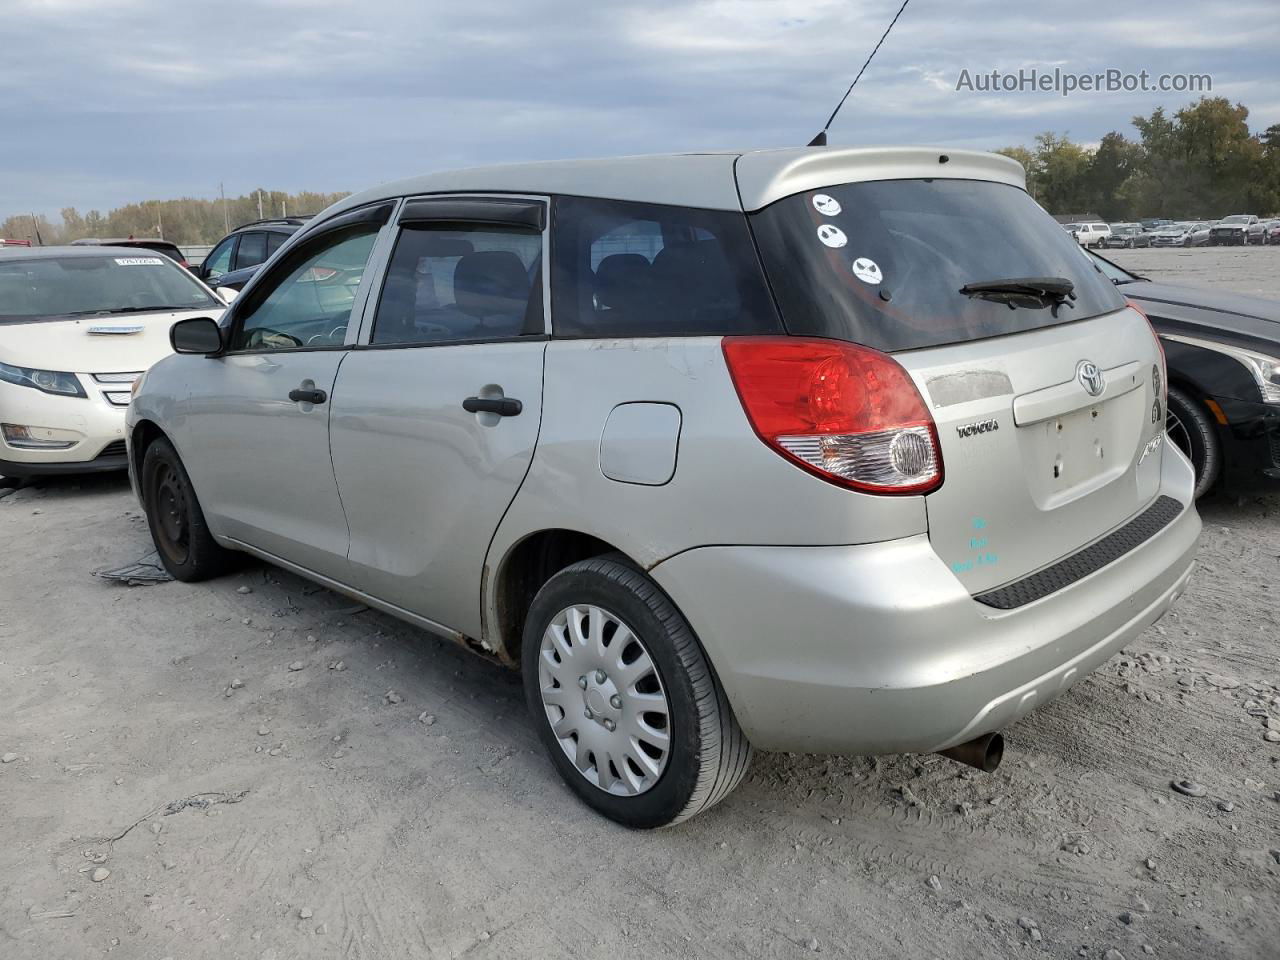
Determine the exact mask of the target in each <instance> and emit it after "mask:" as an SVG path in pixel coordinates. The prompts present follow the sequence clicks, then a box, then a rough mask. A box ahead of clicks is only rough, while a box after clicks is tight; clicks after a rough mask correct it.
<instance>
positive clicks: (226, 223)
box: [218, 181, 231, 233]
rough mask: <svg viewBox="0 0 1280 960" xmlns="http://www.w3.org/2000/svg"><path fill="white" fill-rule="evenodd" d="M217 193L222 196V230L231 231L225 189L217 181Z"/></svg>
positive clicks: (224, 231)
mask: <svg viewBox="0 0 1280 960" xmlns="http://www.w3.org/2000/svg"><path fill="white" fill-rule="evenodd" d="M218 193H219V194H220V195H221V196H222V232H223V233H230V232H231V215H230V214H229V213H227V191H226V190H224V189H222V183H221V181H219V183H218Z"/></svg>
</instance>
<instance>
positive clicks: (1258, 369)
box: [1090, 254, 1280, 496]
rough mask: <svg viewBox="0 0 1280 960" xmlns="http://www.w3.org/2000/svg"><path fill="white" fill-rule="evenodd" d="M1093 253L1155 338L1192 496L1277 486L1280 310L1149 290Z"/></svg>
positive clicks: (1201, 294) (1243, 300)
mask: <svg viewBox="0 0 1280 960" xmlns="http://www.w3.org/2000/svg"><path fill="white" fill-rule="evenodd" d="M1090 256H1092V257H1093V258H1094V260H1095V262H1096V263H1097V264H1098V268H1099V269H1100V270H1101V271H1102V272H1103V273H1104V274H1106V275H1107V276H1108V277H1110V278H1111V280H1112V281H1113V282H1114V283H1115V284H1116V285H1117V286H1118V287H1119V288H1120V291H1121V292H1122V293H1123V294H1124V295H1125V296H1126V297H1128V298H1129V299H1130V300H1131V301H1132V302H1134V303H1135V304H1137V305H1138V306H1139V307H1141V308H1142V310H1143V311H1145V312H1146V314H1147V316H1148V317H1149V318H1150V320H1151V323H1152V325H1153V326H1154V327H1155V329H1156V331H1157V333H1159V335H1160V341H1161V343H1162V344H1163V345H1164V351H1165V359H1166V363H1167V365H1168V369H1169V416H1168V432H1169V439H1170V440H1172V441H1173V442H1174V443H1175V444H1177V446H1178V448H1179V449H1181V450H1182V452H1183V453H1185V454H1186V455H1187V456H1188V457H1189V458H1190V459H1191V462H1192V464H1193V465H1194V466H1195V470H1196V496H1202V495H1203V494H1205V493H1207V492H1208V491H1209V490H1211V489H1213V488H1214V487H1215V485H1221V486H1223V487H1226V488H1249V487H1255V486H1258V485H1259V483H1260V482H1261V483H1263V484H1267V485H1271V484H1272V483H1273V482H1275V481H1280V303H1277V302H1276V301H1274V300H1263V299H1261V298H1258V297H1245V296H1240V295H1238V294H1234V293H1222V292H1219V291H1217V290H1204V289H1200V288H1198V287H1184V286H1176V285H1174V284H1167V283H1152V282H1151V281H1150V280H1148V279H1147V278H1146V277H1143V276H1140V275H1139V274H1136V273H1133V272H1131V271H1129V270H1125V269H1124V268H1123V267H1120V266H1117V265H1116V264H1114V263H1112V262H1111V261H1110V260H1107V259H1105V258H1104V257H1100V256H1098V255H1097V254H1090Z"/></svg>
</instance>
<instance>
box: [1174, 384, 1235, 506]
mask: <svg viewBox="0 0 1280 960" xmlns="http://www.w3.org/2000/svg"><path fill="white" fill-rule="evenodd" d="M1165 431H1166V432H1167V433H1168V434H1169V440H1170V441H1171V442H1172V443H1173V444H1174V445H1175V446H1176V447H1177V448H1178V449H1179V450H1181V451H1182V452H1183V453H1185V454H1186V455H1187V459H1188V460H1190V461H1191V466H1192V467H1194V468H1195V471H1196V486H1195V497H1196V499H1197V500H1199V499H1200V498H1201V497H1203V496H1204V495H1205V494H1206V493H1208V492H1209V491H1210V490H1211V489H1212V488H1213V485H1214V484H1215V483H1217V482H1218V474H1219V473H1221V472H1222V450H1221V447H1220V445H1219V443H1218V434H1217V431H1216V429H1215V428H1214V424H1213V419H1212V418H1211V417H1210V415H1209V411H1208V410H1206V409H1205V408H1204V406H1202V405H1201V404H1200V403H1199V402H1197V401H1196V400H1195V399H1194V398H1192V397H1191V396H1190V395H1189V394H1187V393H1184V392H1183V391H1182V390H1179V389H1178V388H1177V387H1170V388H1169V403H1168V407H1167V410H1166V417H1165Z"/></svg>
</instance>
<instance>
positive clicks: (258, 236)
mask: <svg viewBox="0 0 1280 960" xmlns="http://www.w3.org/2000/svg"><path fill="white" fill-rule="evenodd" d="M265 259H267V235H266V234H265V233H261V232H258V231H254V232H253V233H242V234H240V249H239V250H237V251H236V269H237V270H243V269H244V268H245V267H256V266H257V265H258V264H260V263H262V261H263V260H265Z"/></svg>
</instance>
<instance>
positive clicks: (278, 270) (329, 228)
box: [218, 200, 399, 357]
mask: <svg viewBox="0 0 1280 960" xmlns="http://www.w3.org/2000/svg"><path fill="white" fill-rule="evenodd" d="M398 206H399V204H398V203H397V201H395V200H378V201H375V202H374V203H370V204H366V205H365V206H361V207H357V208H356V209H354V210H348V211H347V212H345V213H341V214H339V215H337V216H336V217H331V218H330V219H328V220H325V221H323V222H321V223H318V224H315V225H314V227H312V228H310V229H307V228H304V229H305V230H306V235H305V236H303V237H301V238H299V240H298V242H297V243H294V244H291V245H290V248H289V249H288V250H285V251H283V256H281V257H279V258H276V259H274V260H273V261H269V262H268V264H269V268H268V264H264V269H262V270H259V271H258V273H256V274H255V275H254V276H253V278H252V279H251V280H250V281H249V284H248V285H247V286H246V287H245V292H244V293H242V294H241V295H240V296H239V297H237V298H236V300H235V302H234V303H233V304H232V305H231V308H230V310H229V311H228V312H229V313H230V314H231V315H232V316H231V319H230V323H229V324H228V325H227V327H226V334H225V336H226V339H227V342H228V343H232V342H234V340H235V337H236V335H237V334H238V333H239V332H240V330H241V329H242V328H243V327H244V317H245V314H244V310H250V311H251V312H252V310H253V309H256V308H257V307H258V306H259V305H260V304H261V302H262V301H263V300H265V299H266V297H267V296H270V294H271V293H272V292H274V291H275V290H276V288H277V287H278V286H279V285H278V284H276V286H271V282H272V281H273V280H274V279H276V278H277V277H279V276H280V275H281V274H284V275H285V276H286V277H287V276H288V274H289V273H290V272H292V270H293V269H294V268H295V267H296V266H297V265H298V263H299V262H300V261H301V260H305V259H306V258H307V257H308V256H310V255H311V252H312V250H313V245H314V244H315V243H316V242H317V241H320V240H323V239H324V238H326V237H329V236H330V235H332V234H334V233H338V232H341V231H343V230H348V229H350V228H352V227H355V226H359V225H361V224H374V223H377V224H379V227H378V231H377V233H375V234H374V242H373V247H372V249H371V250H370V251H369V259H368V260H367V261H365V268H364V273H363V274H362V275H361V277H360V286H359V287H358V288H357V289H356V295H355V299H354V300H353V301H352V304H351V315H350V317H349V318H348V319H347V335H346V338H345V341H344V342H343V343H336V344H325V345H321V346H314V347H313V346H307V345H305V344H303V345H302V346H297V347H279V348H276V349H252V350H250V349H239V350H230V349H226V350H223V351H222V353H220V354H218V356H223V357H237V356H255V355H258V354H276V353H319V352H322V351H331V350H349V349H351V347H352V346H354V344H355V338H356V337H357V336H358V331H357V332H355V333H353V327H355V326H356V320H357V318H362V317H363V315H364V307H365V302H366V301H367V300H368V298H369V289H370V287H371V285H372V269H373V267H374V266H375V259H374V258H375V254H376V253H377V251H378V248H379V246H380V245H381V244H382V242H383V240H384V238H385V235H386V234H387V233H388V232H391V233H394V232H395V229H396V225H395V220H394V217H393V214H394V213H395V211H396V209H397V207H398ZM289 239H290V240H292V239H293V238H292V237H290V238H289ZM277 252H280V251H277ZM268 288H269V289H268ZM263 289H267V290H268V292H267V293H266V294H261V293H259V291H261V290H263ZM246 304H247V306H245V305H246Z"/></svg>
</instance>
